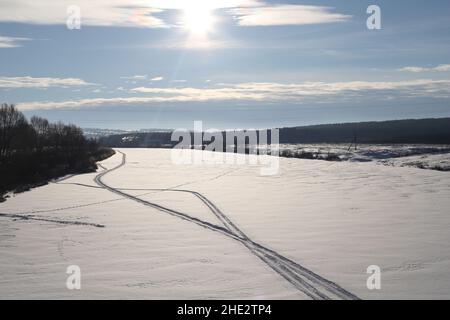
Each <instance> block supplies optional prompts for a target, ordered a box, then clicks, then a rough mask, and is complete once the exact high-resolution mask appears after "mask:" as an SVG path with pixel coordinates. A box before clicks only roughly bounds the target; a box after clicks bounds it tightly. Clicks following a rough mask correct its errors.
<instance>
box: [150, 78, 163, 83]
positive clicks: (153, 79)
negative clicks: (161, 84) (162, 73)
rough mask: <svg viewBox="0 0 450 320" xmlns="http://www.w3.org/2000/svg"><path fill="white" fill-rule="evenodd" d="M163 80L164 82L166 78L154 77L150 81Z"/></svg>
mask: <svg viewBox="0 0 450 320" xmlns="http://www.w3.org/2000/svg"><path fill="white" fill-rule="evenodd" d="M162 80H164V77H154V78H151V79H150V81H155V82H156V81H162Z"/></svg>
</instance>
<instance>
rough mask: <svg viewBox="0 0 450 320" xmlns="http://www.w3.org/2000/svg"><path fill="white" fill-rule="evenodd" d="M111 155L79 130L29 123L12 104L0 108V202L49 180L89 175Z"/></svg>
mask: <svg viewBox="0 0 450 320" xmlns="http://www.w3.org/2000/svg"><path fill="white" fill-rule="evenodd" d="M113 153H114V151H113V150H111V149H109V148H102V147H100V146H99V144H98V143H97V141H95V140H89V139H86V138H85V137H84V135H83V131H82V130H81V128H79V127H77V126H75V125H66V124H63V123H61V122H57V123H51V122H49V121H48V120H47V119H44V118H41V117H36V116H34V117H32V118H31V119H30V120H29V121H28V120H27V118H26V117H25V116H24V115H23V113H22V112H20V111H19V110H17V108H16V107H15V106H14V105H11V104H5V103H4V104H2V105H1V107H0V201H1V200H2V195H3V194H4V193H6V192H7V191H16V192H20V191H24V190H27V189H29V188H30V187H33V186H36V185H41V184H45V183H46V182H48V181H49V180H50V179H54V178H58V177H61V176H64V175H67V174H72V173H85V172H93V171H95V170H96V169H97V165H96V162H97V161H99V160H102V159H105V158H107V157H109V156H111V155H112V154H113Z"/></svg>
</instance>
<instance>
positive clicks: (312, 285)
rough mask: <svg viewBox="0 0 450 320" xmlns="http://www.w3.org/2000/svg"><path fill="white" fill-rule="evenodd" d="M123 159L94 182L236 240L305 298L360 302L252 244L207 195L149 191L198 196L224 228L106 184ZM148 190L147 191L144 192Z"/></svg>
mask: <svg viewBox="0 0 450 320" xmlns="http://www.w3.org/2000/svg"><path fill="white" fill-rule="evenodd" d="M118 152H119V153H120V154H121V155H122V161H121V163H120V164H119V165H117V166H116V167H114V168H112V169H109V170H104V171H102V172H101V173H99V174H98V175H97V176H96V177H95V179H94V181H95V182H96V183H97V184H98V185H99V186H100V187H102V188H105V189H107V190H109V191H111V192H113V193H115V194H117V195H120V196H122V197H124V198H127V199H130V200H133V201H136V202H138V203H141V204H143V205H145V206H148V207H152V208H154V209H157V210H159V211H162V212H165V213H168V214H170V215H172V216H175V217H178V218H181V219H183V220H185V221H188V222H192V223H195V224H197V225H199V226H201V227H203V228H206V229H209V230H211V231H215V232H219V233H221V234H223V235H225V236H227V237H229V238H231V239H233V240H236V241H239V242H240V243H242V244H243V245H244V246H245V247H246V248H248V249H249V250H250V252H251V253H253V254H254V255H255V256H257V257H258V258H259V259H261V260H262V261H263V262H264V263H266V264H267V265H268V266H269V267H270V268H272V269H273V270H274V271H275V272H276V273H277V274H278V275H280V276H281V277H283V278H284V279H286V280H287V281H288V282H289V283H291V284H292V285H293V286H294V287H295V288H297V289H298V290H299V291H301V292H303V293H304V294H305V295H307V296H308V297H310V298H311V299H315V300H329V299H343V300H358V299H359V298H358V297H357V296H356V295H354V294H353V293H351V292H349V291H347V290H345V289H344V288H342V287H340V286H339V285H338V284H336V283H334V282H332V281H330V280H328V279H325V278H323V277H321V276H320V275H318V274H316V273H314V272H313V271H311V270H309V269H307V268H305V267H303V266H301V265H300V264H298V263H296V262H295V261H292V260H290V259H288V258H286V257H284V256H282V255H281V254H279V253H278V252H276V251H274V250H271V249H269V248H266V247H264V246H263V245H261V244H258V243H256V242H254V241H252V240H251V239H250V238H248V237H247V235H246V234H245V233H244V232H243V231H242V230H240V229H239V228H238V227H237V226H236V224H234V223H233V222H232V221H231V220H230V219H229V218H228V217H227V216H226V215H225V214H224V213H223V212H222V211H221V210H220V209H219V208H218V207H217V206H216V205H215V204H214V203H213V202H211V201H210V200H209V199H208V198H206V197H205V196H204V195H202V194H200V193H198V192H196V191H191V190H180V189H145V190H148V191H150V190H151V191H173V192H185V193H190V194H192V195H194V196H196V197H197V198H198V199H200V201H202V202H203V203H204V204H205V205H206V206H207V207H208V208H209V210H210V211H211V212H212V213H213V214H214V215H215V216H216V217H217V218H218V219H219V221H220V222H221V223H222V224H223V226H219V225H216V224H213V223H210V222H206V221H203V220H201V219H198V218H195V217H192V216H190V215H188V214H186V213H183V212H181V211H177V210H173V209H170V208H167V207H164V206H161V205H159V204H156V203H153V202H150V201H146V200H143V199H141V198H139V197H138V196H133V195H130V194H128V193H125V192H124V190H125V189H119V188H115V187H112V186H110V185H108V184H106V183H105V182H104V181H103V177H105V176H106V175H107V174H109V173H111V172H113V171H115V170H117V169H119V168H121V167H123V166H124V165H125V164H126V154H125V153H123V152H120V151H118ZM141 190H144V189H141Z"/></svg>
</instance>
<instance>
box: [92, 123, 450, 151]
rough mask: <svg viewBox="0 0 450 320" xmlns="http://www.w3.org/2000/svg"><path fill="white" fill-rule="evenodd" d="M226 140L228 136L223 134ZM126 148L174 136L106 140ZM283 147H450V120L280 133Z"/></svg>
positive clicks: (167, 142) (163, 142) (155, 144)
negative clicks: (383, 145)
mask: <svg viewBox="0 0 450 320" xmlns="http://www.w3.org/2000/svg"><path fill="white" fill-rule="evenodd" d="M222 135H223V136H224V137H225V133H224V132H222ZM99 142H100V144H101V145H103V146H107V147H122V148H161V147H172V146H174V145H175V144H176V143H177V142H173V141H171V132H135V133H126V134H117V135H110V136H106V137H102V138H100V140H99ZM280 143H289V144H301V143H349V144H350V143H359V144H364V143H366V144H369V143H377V144H401V143H410V144H411V143H420V144H450V118H441V119H421V120H394V121H381V122H359V123H342V124H324V125H313V126H303V127H293V128H281V129H280Z"/></svg>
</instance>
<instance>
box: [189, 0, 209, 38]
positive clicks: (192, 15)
mask: <svg viewBox="0 0 450 320" xmlns="http://www.w3.org/2000/svg"><path fill="white" fill-rule="evenodd" d="M184 25H185V27H186V28H187V29H188V30H189V31H190V32H191V33H192V34H193V35H198V36H202V35H206V34H207V33H208V32H209V31H211V30H212V28H213V26H214V14H213V10H212V9H211V8H210V7H208V5H206V3H205V2H202V1H199V2H197V4H189V6H187V7H186V8H185V9H184Z"/></svg>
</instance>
